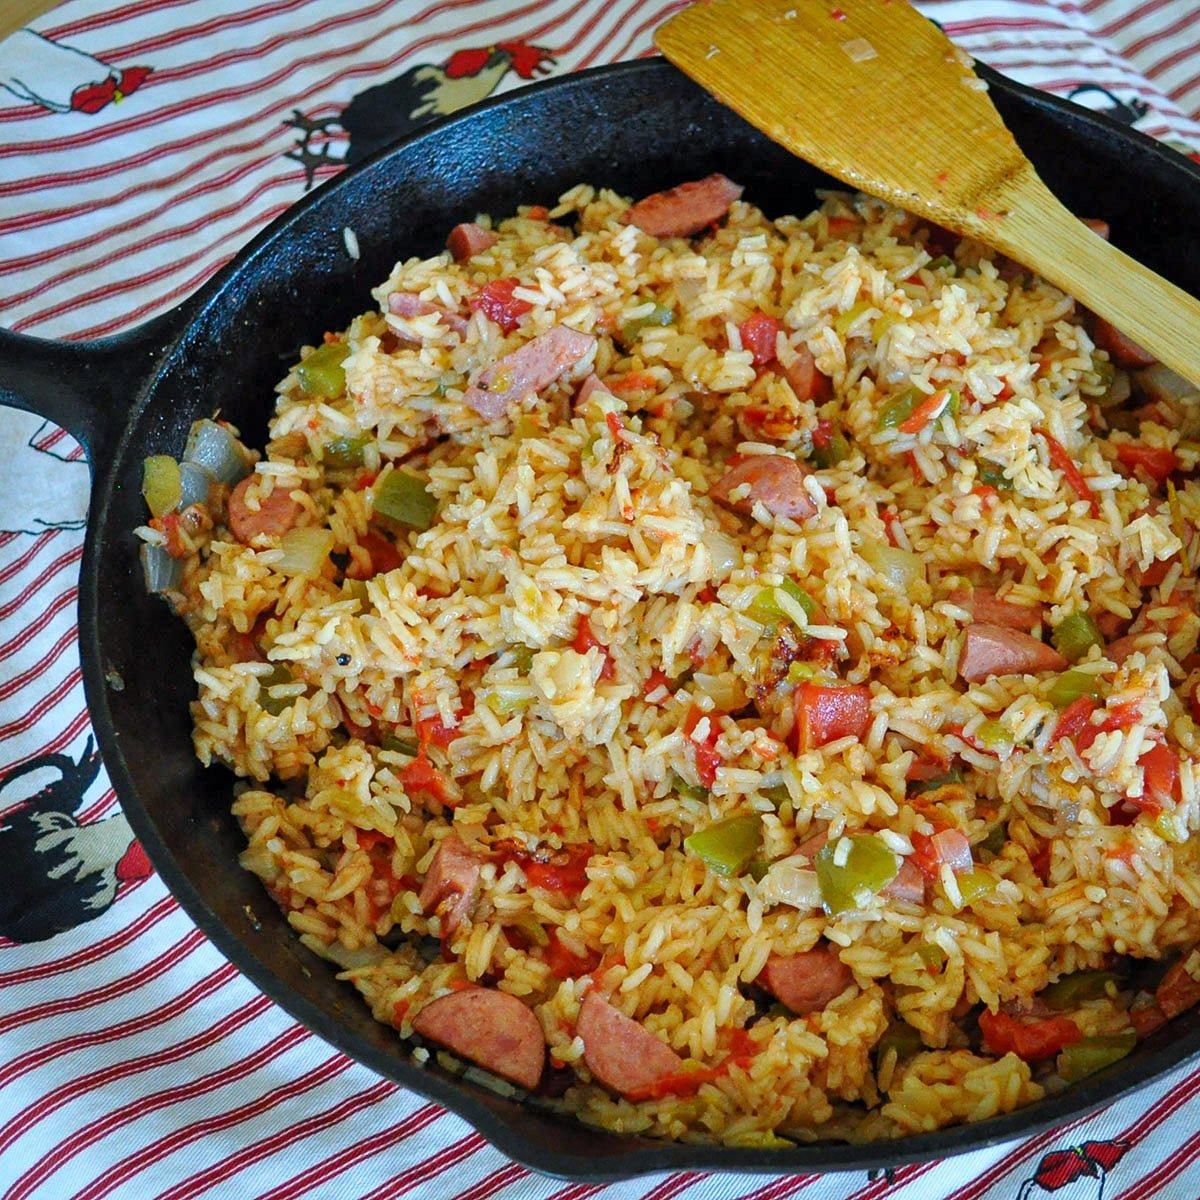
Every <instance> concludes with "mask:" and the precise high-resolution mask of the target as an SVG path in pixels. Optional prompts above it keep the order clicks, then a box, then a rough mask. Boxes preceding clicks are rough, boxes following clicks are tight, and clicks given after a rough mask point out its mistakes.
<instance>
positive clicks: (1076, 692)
mask: <svg viewBox="0 0 1200 1200" xmlns="http://www.w3.org/2000/svg"><path fill="white" fill-rule="evenodd" d="M1080 696H1091V697H1092V698H1093V699H1095V700H1099V699H1100V681H1099V679H1097V678H1096V676H1095V675H1093V674H1092V673H1091V672H1090V671H1064V672H1063V673H1062V674H1061V675H1060V676H1059V677H1058V678H1057V679H1056V680H1055V681H1054V682H1053V683H1052V684H1051V685H1050V690H1049V691H1048V692H1047V693H1046V699H1047V700H1049V701H1050V703H1051V704H1053V705H1054V707H1055V708H1066V707H1067V705H1068V704H1070V703H1072V702H1073V701H1075V700H1078V699H1079V697H1080Z"/></svg>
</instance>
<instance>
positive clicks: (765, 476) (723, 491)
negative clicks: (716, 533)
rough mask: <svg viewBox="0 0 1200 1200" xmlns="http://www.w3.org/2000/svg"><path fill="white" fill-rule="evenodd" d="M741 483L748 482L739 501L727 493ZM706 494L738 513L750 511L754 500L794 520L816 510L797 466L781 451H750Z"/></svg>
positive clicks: (771, 510)
mask: <svg viewBox="0 0 1200 1200" xmlns="http://www.w3.org/2000/svg"><path fill="white" fill-rule="evenodd" d="M743 484H749V485H750V491H749V492H748V493H747V494H746V495H745V496H743V497H742V498H741V499H740V500H731V499H730V493H731V492H732V491H733V490H734V489H735V488H739V487H741V486H742V485H743ZM708 494H709V495H710V496H711V497H712V498H713V499H714V500H716V501H717V503H718V504H724V505H725V507H726V508H732V509H733V510H734V511H735V512H740V513H752V512H753V510H754V502H755V501H756V500H757V501H760V502H761V503H762V506H763V507H764V508H765V509H766V510H767V512H769V513H772V514H774V515H775V516H777V517H790V518H791V519H792V520H793V521H802V520H804V518H805V517H811V516H812V515H813V513H815V512H816V511H817V506H816V505H815V504H814V503H813V501H812V497H811V496H810V495H809V494H808V489H807V488H806V487H805V486H804V472H803V471H802V470H801V469H800V465H799V464H798V463H797V462H796V460H795V459H793V458H787V457H785V456H784V455H782V454H752V455H750V456H749V457H748V458H743V459H742V460H741V462H739V463H737V464H736V465H735V466H732V467H730V468H729V470H728V471H726V472H725V474H724V475H722V476H721V478H720V479H718V480H717V482H716V483H714V484H713V485H712V489H711V491H710V492H709V493H708Z"/></svg>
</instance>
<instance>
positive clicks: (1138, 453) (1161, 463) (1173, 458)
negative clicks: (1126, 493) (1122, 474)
mask: <svg viewBox="0 0 1200 1200" xmlns="http://www.w3.org/2000/svg"><path fill="white" fill-rule="evenodd" d="M1117 458H1118V459H1120V461H1121V465H1122V466H1123V467H1125V468H1126V469H1127V470H1129V471H1134V472H1136V470H1137V468H1138V467H1141V468H1142V470H1143V471H1145V472H1146V474H1147V475H1149V476H1150V478H1151V479H1153V480H1154V482H1155V483H1166V481H1167V480H1168V479H1169V478H1170V477H1171V476H1172V475H1174V474H1175V472H1176V471H1178V470H1179V457H1178V455H1177V454H1176V453H1175V451H1174V450H1168V449H1167V448H1166V447H1165V446H1143V445H1142V444H1141V443H1140V442H1122V443H1121V445H1119V446H1118V447H1117Z"/></svg>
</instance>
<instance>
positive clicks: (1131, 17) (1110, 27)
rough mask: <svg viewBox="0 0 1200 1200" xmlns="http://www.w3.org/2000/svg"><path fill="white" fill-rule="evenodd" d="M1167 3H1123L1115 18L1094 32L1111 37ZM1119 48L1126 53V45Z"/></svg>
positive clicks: (1098, 26) (1163, 1)
mask: <svg viewBox="0 0 1200 1200" xmlns="http://www.w3.org/2000/svg"><path fill="white" fill-rule="evenodd" d="M1168 3H1170V0H1151V2H1150V3H1149V4H1137V5H1133V6H1128V5H1123V6H1122V7H1124V9H1125V11H1124V12H1122V13H1121V15H1120V16H1118V17H1117V18H1116V20H1114V21H1109V22H1107V23H1104V24H1100V25H1097V26H1096V34H1097V35H1098V36H1099V37H1112V36H1113V34H1115V33H1120V32H1121V30H1122V29H1128V28H1129V26H1130V25H1135V24H1137V22H1138V21H1141V20H1144V19H1145V18H1146V17H1149V16H1152V15H1153V14H1154V13H1156V12H1157V11H1158V10H1159V9H1160V8H1165V7H1166V5H1167V4H1168ZM1194 17H1195V14H1193V19H1194ZM1121 50H1122V52H1123V53H1126V54H1128V47H1126V46H1122V47H1121Z"/></svg>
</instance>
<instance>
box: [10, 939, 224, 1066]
mask: <svg viewBox="0 0 1200 1200" xmlns="http://www.w3.org/2000/svg"><path fill="white" fill-rule="evenodd" d="M237 975H238V972H237V968H236V967H235V966H234V965H233V964H232V963H228V962H226V963H222V964H221V965H220V966H219V967H218V968H217V969H216V970H215V971H213V972H211V973H210V974H208V975H205V976H204V978H203V979H199V980H197V981H196V982H195V983H193V984H192V986H191V987H190V988H188V989H187V990H186V991H184V992H181V993H180V994H179V995H178V996H175V997H172V999H171V1003H170V1005H165V1004H163V1005H156V1006H155V1007H154V1008H151V1009H150V1010H148V1011H147V1012H143V1013H141V1014H140V1015H139V1016H136V1017H131V1018H130V1019H129V1020H127V1021H119V1022H117V1024H115V1025H106V1026H105V1027H104V1028H103V1029H93V1030H90V1031H89V1032H87V1033H76V1034H72V1035H71V1036H69V1037H65V1038H61V1039H58V1040H55V1041H52V1042H47V1043H46V1044H45V1045H42V1046H37V1047H35V1048H34V1049H33V1050H27V1051H26V1052H25V1053H24V1054H22V1055H20V1056H19V1057H18V1058H14V1059H13V1060H12V1062H10V1063H9V1064H8V1066H6V1067H5V1068H4V1069H3V1070H0V1088H4V1087H7V1086H8V1085H9V1084H10V1083H12V1082H13V1080H15V1079H19V1078H20V1077H21V1076H22V1075H27V1074H28V1073H29V1072H30V1071H32V1070H35V1069H36V1068H38V1067H42V1066H45V1065H46V1064H47V1063H49V1062H53V1061H54V1060H55V1059H56V1058H62V1057H63V1055H66V1054H74V1053H75V1052H76V1051H78V1050H84V1049H87V1048H89V1047H91V1046H100V1045H103V1044H104V1043H105V1042H114V1041H117V1040H118V1039H120V1038H125V1037H133V1036H134V1035H135V1034H139V1033H144V1032H145V1031H146V1030H147V1029H153V1028H154V1027H155V1026H157V1025H161V1024H162V1023H163V1022H164V1021H169V1020H171V1018H172V1017H174V1016H176V1015H178V1013H179V1012H186V1011H187V1010H188V1009H189V1008H191V1007H192V1006H193V1005H194V1004H196V1003H198V1002H199V1001H200V1000H203V999H204V998H206V997H207V996H210V995H212V993H213V992H215V991H218V990H219V989H220V988H222V987H224V985H225V984H227V983H228V982H229V981H230V980H231V979H236V978H237Z"/></svg>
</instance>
